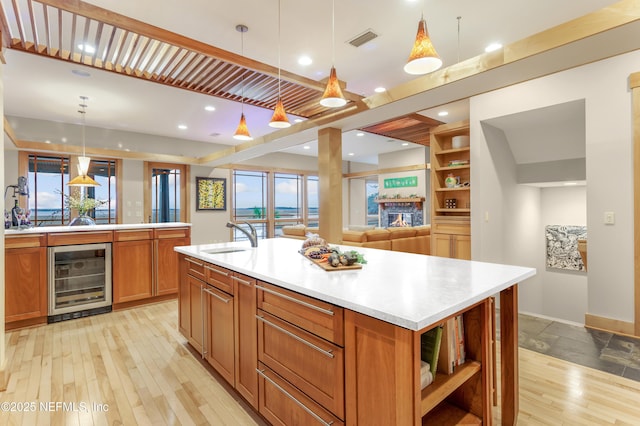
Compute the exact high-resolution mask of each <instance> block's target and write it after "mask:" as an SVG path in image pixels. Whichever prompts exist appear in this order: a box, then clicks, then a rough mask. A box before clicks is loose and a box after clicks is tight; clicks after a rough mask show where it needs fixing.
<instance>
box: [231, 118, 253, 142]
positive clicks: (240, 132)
mask: <svg viewBox="0 0 640 426" xmlns="http://www.w3.org/2000/svg"><path fill="white" fill-rule="evenodd" d="M233 138H234V139H237V140H239V141H250V140H253V138H252V137H251V135H250V134H249V128H248V127H247V120H246V119H245V118H244V113H242V115H241V116H240V123H239V124H238V128H237V129H236V133H235V134H234V135H233Z"/></svg>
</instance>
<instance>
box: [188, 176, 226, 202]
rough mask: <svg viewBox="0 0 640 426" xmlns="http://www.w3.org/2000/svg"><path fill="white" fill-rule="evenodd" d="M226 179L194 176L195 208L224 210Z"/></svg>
mask: <svg viewBox="0 0 640 426" xmlns="http://www.w3.org/2000/svg"><path fill="white" fill-rule="evenodd" d="M226 209H227V179H225V178H209V177H196V210H226Z"/></svg>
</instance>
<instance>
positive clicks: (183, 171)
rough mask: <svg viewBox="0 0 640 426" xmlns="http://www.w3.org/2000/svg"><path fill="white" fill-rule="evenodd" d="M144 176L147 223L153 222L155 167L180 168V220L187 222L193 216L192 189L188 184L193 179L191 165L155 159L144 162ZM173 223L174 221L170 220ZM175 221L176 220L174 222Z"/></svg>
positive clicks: (144, 208)
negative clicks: (156, 160)
mask: <svg viewBox="0 0 640 426" xmlns="http://www.w3.org/2000/svg"><path fill="white" fill-rule="evenodd" d="M143 169H144V177H143V182H144V184H143V192H144V196H143V204H144V205H143V211H144V213H143V214H144V218H145V219H146V222H147V223H152V222H151V212H152V209H153V206H152V179H153V169H178V170H180V219H179V222H184V223H187V222H189V219H190V217H191V205H190V202H189V200H190V198H191V197H190V191H189V189H190V188H189V187H188V186H187V184H188V183H189V182H190V179H191V167H190V166H189V165H187V164H179V163H163V162H155V161H145V162H144V166H143ZM168 223H172V222H168ZM173 223H175V222H173Z"/></svg>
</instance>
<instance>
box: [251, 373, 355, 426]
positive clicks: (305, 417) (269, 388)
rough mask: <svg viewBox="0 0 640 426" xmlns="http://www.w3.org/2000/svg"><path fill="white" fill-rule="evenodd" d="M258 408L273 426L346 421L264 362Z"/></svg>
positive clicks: (327, 425)
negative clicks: (284, 378) (288, 381)
mask: <svg viewBox="0 0 640 426" xmlns="http://www.w3.org/2000/svg"><path fill="white" fill-rule="evenodd" d="M258 374H259V392H260V397H259V401H260V405H259V411H260V414H262V415H263V416H264V417H265V418H266V419H267V420H268V421H269V423H271V424H273V425H281V426H286V425H323V426H329V425H331V426H336V425H344V422H343V421H342V420H340V419H338V418H337V417H335V416H334V415H332V414H331V413H329V412H328V411H327V410H325V409H324V408H322V407H321V406H320V405H318V404H317V403H316V402H314V401H313V400H311V399H309V398H308V397H307V396H306V395H305V394H303V393H302V392H300V391H299V390H298V389H296V388H295V387H293V386H291V385H290V384H289V383H287V382H286V381H285V380H283V379H282V378H281V377H280V376H278V375H277V374H275V373H274V372H273V371H271V370H270V369H269V368H268V367H266V366H264V365H263V364H259V365H258Z"/></svg>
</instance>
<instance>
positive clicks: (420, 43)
mask: <svg viewBox="0 0 640 426" xmlns="http://www.w3.org/2000/svg"><path fill="white" fill-rule="evenodd" d="M441 66H442V59H440V56H438V52H436V49H435V47H433V43H432V42H431V39H430V38H429V31H427V21H425V20H424V12H423V13H422V15H421V16H420V22H418V33H417V34H416V41H415V43H414V44H413V49H411V53H410V54H409V60H408V62H407V64H406V65H405V66H404V71H405V72H406V73H407V74H414V75H418V74H428V73H430V72H433V71H435V70H437V69H438V68H440V67H441Z"/></svg>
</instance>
